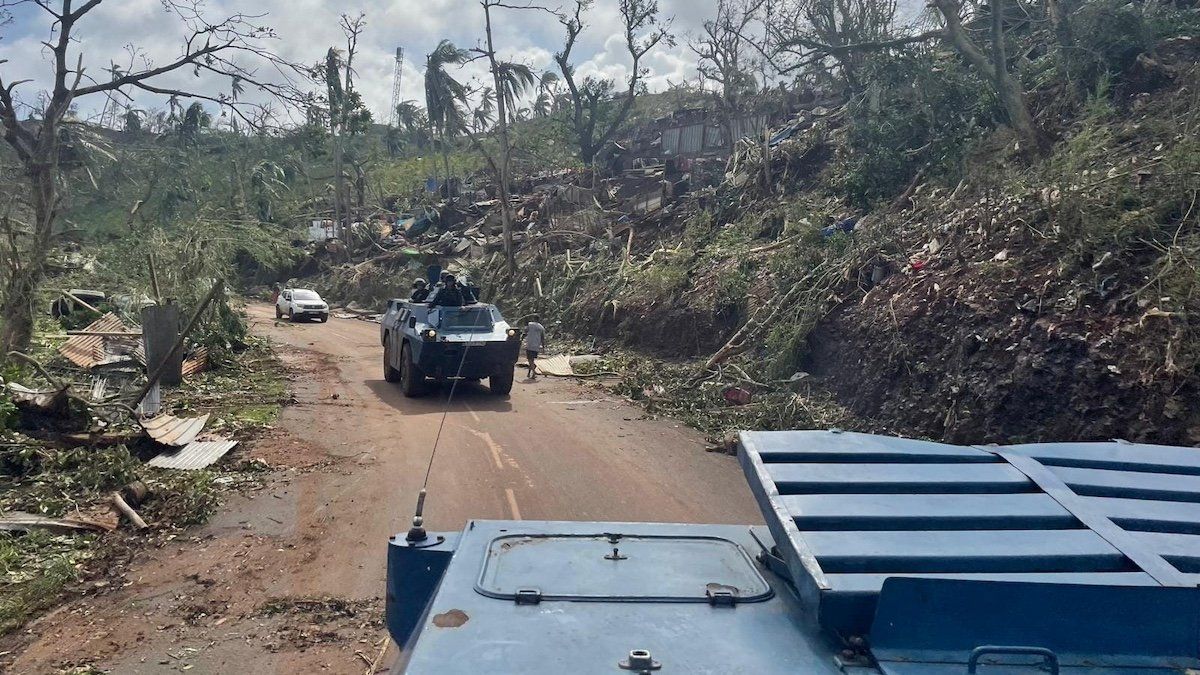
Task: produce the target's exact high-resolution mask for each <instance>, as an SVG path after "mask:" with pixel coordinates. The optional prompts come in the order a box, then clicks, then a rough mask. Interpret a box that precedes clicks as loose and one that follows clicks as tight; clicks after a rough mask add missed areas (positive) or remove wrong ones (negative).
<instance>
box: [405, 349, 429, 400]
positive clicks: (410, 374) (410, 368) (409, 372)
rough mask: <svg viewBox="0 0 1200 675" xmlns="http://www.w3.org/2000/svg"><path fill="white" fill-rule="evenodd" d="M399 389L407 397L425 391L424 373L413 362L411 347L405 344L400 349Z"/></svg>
mask: <svg viewBox="0 0 1200 675" xmlns="http://www.w3.org/2000/svg"><path fill="white" fill-rule="evenodd" d="M400 391H402V392H403V393H404V395H405V396H407V397H409V398H412V397H414V396H420V395H421V394H424V393H425V373H422V372H421V369H420V368H418V367H417V364H415V363H413V358H412V349H411V348H409V346H408V345H407V344H405V345H404V346H403V347H402V348H401V351H400Z"/></svg>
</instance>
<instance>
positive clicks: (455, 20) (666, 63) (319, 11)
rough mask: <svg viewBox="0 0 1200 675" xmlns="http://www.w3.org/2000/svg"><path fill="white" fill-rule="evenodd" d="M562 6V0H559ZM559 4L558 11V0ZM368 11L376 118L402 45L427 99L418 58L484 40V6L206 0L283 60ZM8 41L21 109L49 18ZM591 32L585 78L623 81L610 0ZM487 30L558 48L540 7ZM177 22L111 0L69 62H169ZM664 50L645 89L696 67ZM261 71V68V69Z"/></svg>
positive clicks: (417, 95) (310, 55) (304, 55)
mask: <svg viewBox="0 0 1200 675" xmlns="http://www.w3.org/2000/svg"><path fill="white" fill-rule="evenodd" d="M563 2H565V0H563ZM552 4H554V5H555V6H557V5H558V4H562V3H560V2H558V1H557V0H556V2H555V3H552ZM661 4H662V10H663V11H662V13H663V15H664V16H673V18H674V23H673V30H674V31H675V32H676V33H677V34H678V35H680V36H681V37H682V35H683V33H684V32H686V31H688V30H691V29H694V28H695V27H697V26H698V25H699V24H700V22H701V21H703V19H704V17H706V16H707V15H708V14H710V13H711V12H712V11H713V8H714V7H715V5H716V0H699V1H695V2H691V1H689V0H661ZM359 11H363V12H365V13H366V17H367V29H366V33H365V34H364V35H363V36H362V38H361V40H360V44H359V53H358V55H357V56H356V60H355V65H356V71H357V77H356V79H355V84H356V86H357V88H358V89H359V90H360V92H361V93H362V94H363V98H364V100H365V101H366V103H367V105H368V106H369V107H370V108H371V109H372V111H373V112H374V113H375V115H376V117H377V118H381V119H386V111H387V108H388V107H389V104H390V101H391V94H392V75H393V69H394V56H395V49H396V47H398V46H400V47H403V48H404V50H405V64H404V70H403V77H402V87H401V98H402V99H414V100H417V101H422V100H423V98H424V91H423V79H422V77H423V70H424V62H425V54H427V53H428V52H429V51H431V50H432V49H433V47H434V46H435V45H436V44H437V42H438V41H439V40H440V39H442V38H446V39H449V40H451V41H453V42H454V43H455V44H456V45H458V46H460V47H464V48H472V47H477V46H479V45H480V43H481V40H482V36H483V32H484V31H483V9H482V8H481V7H480V5H479V4H478V2H475V1H472V0H362V1H360V2H358V3H351V2H333V1H327V0H258V1H257V2H247V1H237V0H208V1H207V3H206V12H207V14H208V15H209V16H210V17H224V16H226V15H228V14H233V13H237V12H245V13H247V14H255V15H257V14H266V16H265V17H264V18H263V19H261V22H262V23H265V24H266V25H269V26H272V27H273V28H274V29H275V30H276V32H277V34H278V36H279V37H278V39H277V40H274V41H272V42H271V44H272V47H273V48H274V50H275V51H276V52H277V53H278V54H279V55H280V56H282V57H283V58H285V59H288V60H291V61H296V62H302V63H307V64H311V63H316V62H317V61H319V60H320V59H321V58H322V57H323V56H324V54H325V51H326V50H327V49H328V48H329V47H330V46H339V47H341V46H344V42H345V40H344V38H343V36H342V33H341V30H340V29H339V27H338V18H339V15H340V14H342V13H348V14H356V13H357V12H359ZM16 19H17V20H16V21H15V22H14V24H13V25H12V26H9V27H8V28H7V29H4V30H5V31H6V33H7V34H5V35H3V36H2V37H3V39H0V59H8V61H9V62H8V63H5V64H3V65H0V74H2V75H3V77H4V79H5V80H6V81H12V80H15V79H25V78H32V79H33V80H34V82H31V83H29V84H26V85H23V86H22V87H21V89H20V92H21V96H22V98H23V100H25V101H26V102H33V101H35V100H36V98H37V91H38V89H39V87H43V88H44V87H45V86H46V84H47V81H48V78H49V75H50V69H51V64H50V62H49V55H48V53H47V51H46V50H45V48H44V47H43V46H42V45H41V44H40V41H41V40H45V39H47V38H48V36H49V27H50V22H49V20H48V19H49V17H48V15H46V14H45V13H44V12H42V11H41V10H38V9H37V8H36V7H32V6H28V5H27V6H24V7H22V8H20V13H19V15H18V16H17V17H16ZM587 22H588V28H587V30H586V31H585V32H584V34H583V35H582V36H581V37H580V40H579V42H578V44H577V45H576V49H575V56H574V59H573V61H574V62H575V63H576V65H577V66H578V71H579V72H580V74H582V75H596V76H603V77H611V78H614V79H617V80H618V81H621V80H624V79H625V78H626V77H627V76H628V69H629V55H628V53H626V51H625V44H624V39H623V34H622V32H621V22H620V15H619V13H618V11H617V4H616V2H615V0H599V2H597V3H596V6H595V7H593V9H592V10H591V12H590V14H589V15H588V17H587ZM493 30H494V35H495V40H496V44H497V46H498V51H499V53H500V55H501V56H502V57H503V58H508V59H513V60H518V61H522V62H525V63H528V64H529V65H531V66H532V67H533V68H535V69H536V70H543V69H554V68H555V64H554V63H553V54H554V52H555V51H557V50H558V49H559V48H560V47H561V41H562V39H563V36H562V31H563V29H562V27H561V26H560V25H559V24H558V23H557V21H555V20H554V18H553V17H552V16H550V15H548V14H546V13H545V12H538V11H532V10H521V11H518V10H511V9H494V10H493ZM184 34H185V29H184V27H183V26H182V25H181V24H180V21H179V19H178V18H177V17H175V16H173V15H171V14H169V13H167V12H165V11H164V10H163V8H162V5H161V2H160V0H107V1H106V2H104V3H103V4H101V5H100V6H99V7H98V8H97V9H96V10H94V11H93V12H92V13H91V14H89V15H88V16H87V17H85V18H84V19H83V20H82V21H81V22H80V24H79V25H78V27H77V35H78V36H79V41H78V43H77V44H76V45H75V46H74V47H73V49H72V59H74V58H75V55H76V54H78V53H80V52H82V53H83V55H84V64H85V69H86V71H87V72H88V74H89V75H91V76H93V77H97V78H102V79H103V78H107V75H106V74H105V73H104V72H103V70H102V69H103V68H106V67H107V66H108V64H109V62H110V61H116V62H117V63H124V62H125V61H127V60H128V56H127V55H126V54H125V53H124V46H125V45H126V44H130V43H132V44H135V45H137V46H138V47H139V48H141V49H142V50H144V51H145V53H146V54H147V55H148V56H149V57H150V58H151V59H152V60H153V61H154V62H155V63H157V64H163V63H167V62H169V61H170V60H172V59H173V58H174V57H176V56H177V55H178V54H179V53H180V48H181V40H182V37H183V36H184ZM680 42H681V44H679V45H677V46H675V47H669V48H668V47H660V48H659V49H657V50H655V52H653V53H652V54H650V55H648V56H647V57H646V59H645V62H644V65H645V66H646V67H647V68H649V69H650V77H649V78H648V80H647V82H648V84H649V86H650V87H651V89H653V90H657V89H662V88H664V87H666V86H667V83H668V80H669V81H671V82H676V83H677V82H679V81H681V80H684V79H687V78H690V77H693V76H694V73H695V63H694V59H693V58H690V53H689V52H688V51H687V48H686V47H685V46H684V45H683V44H682V39H681V40H680ZM263 74H264V76H265V75H267V74H268V73H263ZM462 74H463V77H464V78H465V79H471V78H479V79H481V80H482V79H483V78H484V76H485V75H486V70H485V68H484V66H483V64H482V63H474V64H470V65H468V66H467V67H465V68H464V69H463V73H462ZM161 83H162V84H164V85H167V86H179V87H185V86H186V87H189V88H192V89H194V90H197V91H202V92H204V93H207V94H212V95H215V94H218V93H220V92H227V91H228V90H229V82H228V81H227V80H226V79H224V78H219V77H216V76H213V75H203V76H201V77H199V78H196V77H194V76H193V74H192V72H191V71H190V70H186V71H180V72H176V73H173V74H171V75H168V76H165V78H164V79H163V80H162V81H161ZM131 93H132V94H133V95H134V97H135V99H136V105H138V106H139V107H143V108H155V107H159V108H161V107H163V106H164V105H165V97H162V96H155V95H151V94H147V93H145V92H131ZM79 105H80V108H81V110H84V111H85V112H86V111H94V110H98V109H99V107H100V106H102V105H103V101H102V100H93V101H80V102H79Z"/></svg>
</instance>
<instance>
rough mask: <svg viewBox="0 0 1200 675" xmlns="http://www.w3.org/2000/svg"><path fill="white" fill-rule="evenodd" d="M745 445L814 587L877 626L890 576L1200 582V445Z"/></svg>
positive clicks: (770, 508)
mask: <svg viewBox="0 0 1200 675" xmlns="http://www.w3.org/2000/svg"><path fill="white" fill-rule="evenodd" d="M740 438H741V450H740V452H739V456H740V459H741V461H742V465H743V468H744V469H745V471H746V474H747V478H748V479H749V482H750V486H751V490H752V491H753V492H754V494H755V497H756V498H757V499H758V501H759V506H760V507H761V508H762V511H763V514H764V516H765V517H766V521H767V524H768V527H769V528H770V530H771V534H772V536H773V537H774V538H775V540H776V542H777V543H778V546H779V550H780V552H781V554H782V557H783V558H784V562H785V563H786V565H787V567H788V570H789V571H790V572H791V576H792V578H793V581H794V582H795V584H796V586H797V588H799V589H800V590H801V595H802V597H805V598H807V600H808V601H809V602H810V603H812V605H811V606H814V607H819V608H820V610H819V611H820V614H821V620H822V623H824V624H825V625H826V626H827V627H830V628H834V629H836V630H839V631H844V632H845V634H862V633H863V632H864V631H865V630H866V628H867V627H869V624H870V620H871V617H872V616H873V613H874V610H875V605H874V603H875V601H876V598H877V597H878V593H879V592H880V589H881V587H882V585H883V582H884V580H886V579H888V578H889V577H897V576H901V577H941V578H954V579H990V580H1006V581H1027V582H1042V583H1048V582H1059V583H1075V584H1099V585H1121V586H1130V585H1151V586H1154V585H1160V586H1193V585H1195V583H1196V582H1197V581H1200V574H1197V573H1198V572H1200V452H1198V451H1197V450H1195V449H1190V448H1171V447H1165V446H1152V445H1137V444H1130V443H1115V442H1114V443H1051V444H1033V445H1020V446H1012V447H982V446H976V447H967V446H954V445H945V444H941V443H931V442H925V441H914V440H907V439H899V438H886V437H881V436H870V435H866V434H855V433H841V432H821V431H786V432H746V433H743V434H742V435H741V437H740Z"/></svg>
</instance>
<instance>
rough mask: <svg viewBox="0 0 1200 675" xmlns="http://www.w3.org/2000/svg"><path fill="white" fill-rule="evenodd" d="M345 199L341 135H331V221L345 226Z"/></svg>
mask: <svg viewBox="0 0 1200 675" xmlns="http://www.w3.org/2000/svg"><path fill="white" fill-rule="evenodd" d="M345 216H346V200H345V199H344V193H343V191H342V137H341V135H340V134H337V133H335V134H334V136H333V222H335V223H337V225H338V226H339V227H345V226H346V223H345V222H343V221H344V220H345Z"/></svg>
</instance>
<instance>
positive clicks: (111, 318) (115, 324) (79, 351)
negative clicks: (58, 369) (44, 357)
mask: <svg viewBox="0 0 1200 675" xmlns="http://www.w3.org/2000/svg"><path fill="white" fill-rule="evenodd" d="M126 331H129V326H126V325H125V323H124V322H123V321H121V319H120V318H118V317H117V315H116V314H113V313H112V312H109V313H107V314H105V315H104V316H102V317H100V318H99V319H96V320H95V321H93V322H92V323H91V324H90V325H88V327H87V328H84V329H83V332H86V333H122V332H126ZM140 342H141V336H140V335H130V336H129V337H121V336H105V335H72V336H71V337H70V338H68V339H67V341H66V342H64V343H63V344H62V346H61V347H59V348H58V352H59V353H60V354H62V355H63V356H65V357H67V360H69V361H70V362H71V363H74V364H75V365H77V366H79V367H80V368H93V367H95V366H97V365H99V364H101V363H105V362H106V361H108V360H110V359H111V358H112V357H113V356H115V355H117V353H118V352H117V350H115V349H114V347H116V346H118V345H121V346H124V347H126V348H127V350H134V349H136V344H137V343H140Z"/></svg>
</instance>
